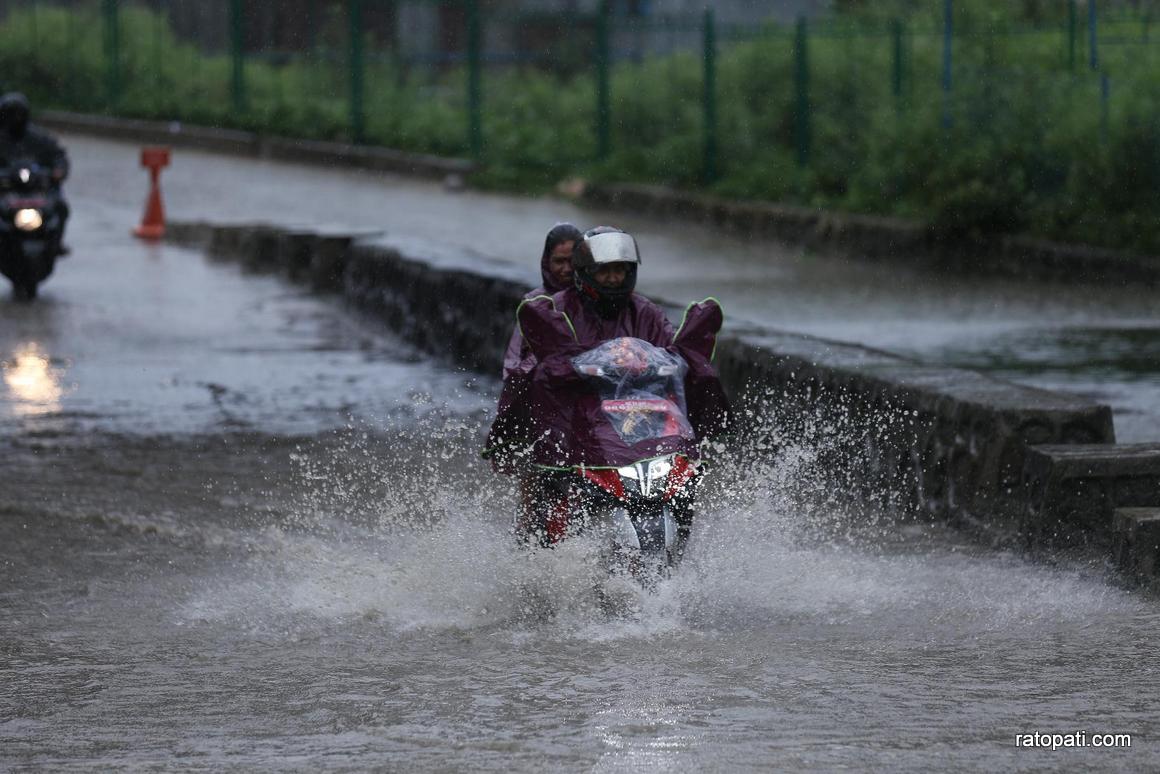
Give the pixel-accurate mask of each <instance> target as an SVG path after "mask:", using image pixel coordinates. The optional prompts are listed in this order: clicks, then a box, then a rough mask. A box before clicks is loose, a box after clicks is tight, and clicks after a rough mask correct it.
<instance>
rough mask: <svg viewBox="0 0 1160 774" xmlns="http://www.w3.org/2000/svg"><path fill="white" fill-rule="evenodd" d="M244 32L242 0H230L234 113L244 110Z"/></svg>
mask: <svg viewBox="0 0 1160 774" xmlns="http://www.w3.org/2000/svg"><path fill="white" fill-rule="evenodd" d="M245 32H246V30H245V22H244V20H243V8H242V0H230V98H231V99H232V101H233V106H234V112H235V113H241V112H243V111H244V110H245V109H246V73H245V66H246V65H245V61H246V52H245Z"/></svg>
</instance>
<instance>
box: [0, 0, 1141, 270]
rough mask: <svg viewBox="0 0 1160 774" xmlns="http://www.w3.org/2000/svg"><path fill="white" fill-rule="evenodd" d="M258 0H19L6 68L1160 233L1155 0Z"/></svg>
mask: <svg viewBox="0 0 1160 774" xmlns="http://www.w3.org/2000/svg"><path fill="white" fill-rule="evenodd" d="M257 2H258V0H215V2H214V3H212V4H207V3H208V0H201V3H200V5H198V3H196V2H195V0H119V1H117V2H114V1H113V0H73V1H72V2H66V1H65V0H60V1H58V2H53V1H52V0H17V1H14V2H7V3H2V4H0V11H2V12H3V14H4V15H3V22H2V24H0V80H2V85H3V86H4V88H6V89H19V90H22V91H24V92H25V93H27V94H28V95H29V97H30V98H31V99H32V101H33V104H34V107H36V108H61V109H68V110H76V111H86V112H104V113H111V114H116V115H122V116H129V117H141V118H150V119H161V120H167V121H184V122H189V123H192V124H201V125H207V126H219V127H234V128H240V129H248V130H254V131H259V132H265V133H270V134H277V135H284V136H293V137H303V138H312V139H328V140H346V141H356V142H364V143H370V144H377V145H383V146H389V147H394V148H399V149H403V150H408V151H415V152H423V153H434V154H442V155H457V156H470V155H475V156H476V157H477V158H478V159H479V161H480V162H481V163H482V166H481V170H480V172H478V173H477V175H476V178H475V182H476V183H477V184H480V185H484V186H491V187H498V188H503V189H506V190H517V191H526V192H530V193H536V192H542V191H545V190H548V189H550V188H551V187H552V186H554V185H555V184H557V183H558V182H559V181H561V180H562V179H564V178H568V177H573V176H579V177H584V178H588V179H594V180H601V181H634V182H647V183H659V184H665V185H671V186H677V187H681V188H689V189H699V190H704V191H707V192H712V193H716V194H720V195H723V196H728V197H735V198H741V199H757V200H768V201H776V202H785V203H794V204H801V205H806V206H814V207H826V208H834V209H842V210H848V211H853V212H861V213H877V214H886V215H901V216H906V217H911V218H917V219H920V220H922V221H923V222H925V223H927V224H928V225H929V226H930V227H931V228H932V229H934V230H935V231H937V232H938V233H940V234H943V235H945V236H946V237H948V238H985V237H988V236H991V235H995V234H1002V233H1011V232H1019V233H1031V234H1034V235H1040V236H1043V237H1049V238H1053V239H1059V240H1067V241H1076V242H1084V243H1091V244H1099V245H1106V246H1112V247H1118V248H1126V249H1129V250H1135V251H1143V252H1150V253H1160V218H1158V217H1157V213H1158V212H1160V207H1158V205H1160V200H1158V199H1160V59H1158V58H1157V53H1156V52H1157V51H1158V50H1160V40H1155V38H1156V30H1155V29H1154V24H1153V19H1154V16H1153V7H1152V4H1151V3H1150V2H1144V1H1141V2H1133V3H1111V2H1109V3H1105V4H1100V5H1099V6H1098V7H1093V6H1090V5H1089V4H1088V3H1086V2H1081V1H1079V0H956V2H947V0H835V2H833V3H832V4H831V6H830V9H829V11H828V12H827V13H826V14H825V15H822V16H817V17H813V18H811V19H809V20H808V22H807V21H805V20H802V21H800V22H799V23H798V24H796V25H795V24H792V23H789V24H786V23H780V24H779V23H777V22H773V21H766V22H762V23H759V24H758V23H755V24H744V25H732V26H729V25H715V26H712V27H710V28H709V37H708V38H706V26H707V25H710V24H712V22H711V20H710V19H709V17H708V16H707V15H700V14H698V15H696V16H672V17H653V18H609V17H607V16H604V17H602V16H601V12H600V11H597V12H595V13H588V14H582V13H571V14H564V15H561V14H544V13H537V14H531V15H529V14H527V13H524V14H519V13H515V12H513V11H512V10H511V9H510V8H506V7H505V6H502V5H493V4H488V3H486V2H484V3H482V5H476V4H473V3H471V2H466V0H464V1H463V2H458V3H427V5H430V6H432V9H429V10H431V12H432V13H434V14H435V16H434V17H432V18H436V20H437V21H438V22H439V26H438V28H437V29H436V31H435V33H434V34H433V35H431V36H429V37H428V38H424V37H423V35H421V34H418V33H416V32H415V30H414V29H413V28H412V27H410V26H409V24H410V22H409V21H408V19H409V18H412V17H407V16H406V15H405V14H401V13H398V12H396V13H395V14H394V15H393V16H389V17H386V16H382V15H381V14H380V15H378V16H376V15H375V13H371V11H370V10H369V9H370V7H371V6H372V5H374V6H375V7H379V6H382V5H383V3H378V4H375V3H373V0H365V2H359V0H343V1H342V2H328V1H327V0H315V1H314V2H312V3H309V14H310V16H309V18H304V19H299V20H298V21H299V22H300V23H299V24H298V25H297V27H294V29H298V30H299V34H298V37H297V38H295V37H294V36H293V35H289V34H288V33H285V31H283V32H282V33H279V34H274V33H273V32H271V30H275V29H276V28H275V27H274V26H271V23H268V20H267V21H263V20H262V19H264V18H265V17H262V18H259V17H258V16H256V15H255V14H254V13H253V10H254V9H253V7H252V4H254V3H257ZM304 2H307V0H301V2H299V3H297V5H296V6H295V7H296V8H297V7H299V6H301V7H302V8H307V6H306V5H303V4H302V3H304ZM248 3H249V4H251V5H247V4H248ZM387 4H388V5H392V4H390V3H389V2H388V3H387ZM194 5H196V6H197V8H196V9H193V8H192V6H194ZM185 6H191V7H190V8H185ZM364 6H365V7H366V9H364ZM436 6H437V8H436ZM286 7H288V6H283V8H286ZM392 7H393V6H392ZM948 9H949V10H950V12H951V16H950V22H951V23H950V24H949V25H948V17H947V11H948ZM380 10H381V9H380ZM301 13H307V11H301ZM376 13H377V12H376ZM605 13H607V12H605ZM364 14H365V15H366V16H365V18H364ZM274 18H275V21H277V18H276V16H275V17H274ZM384 18H387V19H388V21H387V22H383V19H384ZM413 18H420V17H417V16H416V17H413ZM368 19H369V21H368ZM610 23H611V24H612V27H613V28H614V30H615V32H613V33H609V32H608V29H609V24H610ZM376 25H377V26H376ZM473 25H474V26H473ZM283 27H285V25H283ZM278 29H281V28H278ZM415 29H417V28H415ZM449 30H450V32H448V31H449ZM473 30H474V31H473ZM528 30H533V33H534V34H533V33H529V32H528ZM706 40H709V41H710V43H709V45H706V43H705V41H706ZM473 41H474V42H473ZM658 41H660V42H658ZM603 52H607V53H603ZM602 63H604V66H603V67H602ZM710 69H711V73H710ZM707 82H711V83H712V85H713V88H712V91H711V94H707V93H706V83H707ZM602 85H604V86H602Z"/></svg>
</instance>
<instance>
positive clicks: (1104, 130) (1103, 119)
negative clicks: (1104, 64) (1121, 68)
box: [1100, 73, 1112, 145]
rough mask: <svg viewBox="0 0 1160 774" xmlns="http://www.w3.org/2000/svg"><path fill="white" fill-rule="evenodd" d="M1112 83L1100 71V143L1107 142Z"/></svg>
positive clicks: (1106, 75)
mask: <svg viewBox="0 0 1160 774" xmlns="http://www.w3.org/2000/svg"><path fill="white" fill-rule="evenodd" d="M1111 97H1112V85H1111V83H1110V82H1109V81H1108V74H1107V73H1100V144H1102V145H1107V144H1108V103H1109V102H1111Z"/></svg>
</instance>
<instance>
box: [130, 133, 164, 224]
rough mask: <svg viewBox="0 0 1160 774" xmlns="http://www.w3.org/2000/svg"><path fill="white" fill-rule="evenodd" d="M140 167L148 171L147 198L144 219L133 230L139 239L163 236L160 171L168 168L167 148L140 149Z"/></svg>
mask: <svg viewBox="0 0 1160 774" xmlns="http://www.w3.org/2000/svg"><path fill="white" fill-rule="evenodd" d="M141 166H143V167H146V168H147V169H148V170H149V198H148V199H146V200H145V217H144V218H143V219H142V220H141V225H140V226H138V227H137V228H135V229H133V235H134V236H137V237H140V238H141V239H160V238H161V237H163V236H165V206H164V205H163V204H162V203H161V170H162V169H164V168H165V167H167V166H169V148H142V149H141Z"/></svg>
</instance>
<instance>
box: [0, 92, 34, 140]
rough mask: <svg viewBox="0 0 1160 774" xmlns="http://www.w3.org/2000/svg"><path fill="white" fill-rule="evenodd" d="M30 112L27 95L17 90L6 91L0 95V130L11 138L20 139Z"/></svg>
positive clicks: (26, 126)
mask: <svg viewBox="0 0 1160 774" xmlns="http://www.w3.org/2000/svg"><path fill="white" fill-rule="evenodd" d="M30 113H31V111H30V109H29V107H28V98H27V97H25V96H24V95H23V94H21V93H20V92H18V91H10V92H8V93H7V94H5V95H4V96H3V97H0V131H3V132H4V133H5V134H7V135H8V136H9V137H11V138H12V139H13V140H19V139H22V138H23V137H24V133H25V132H26V131H27V130H28V117H29V115H30Z"/></svg>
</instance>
